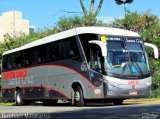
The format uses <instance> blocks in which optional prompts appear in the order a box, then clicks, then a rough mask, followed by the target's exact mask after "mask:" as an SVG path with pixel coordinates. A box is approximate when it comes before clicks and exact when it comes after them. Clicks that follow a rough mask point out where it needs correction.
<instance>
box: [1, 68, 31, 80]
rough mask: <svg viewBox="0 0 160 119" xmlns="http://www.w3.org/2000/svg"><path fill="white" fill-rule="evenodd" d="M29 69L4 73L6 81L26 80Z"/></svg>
mask: <svg viewBox="0 0 160 119" xmlns="http://www.w3.org/2000/svg"><path fill="white" fill-rule="evenodd" d="M27 73H28V69H21V70H15V71H9V72H5V73H3V77H4V80H10V79H18V78H26V77H27Z"/></svg>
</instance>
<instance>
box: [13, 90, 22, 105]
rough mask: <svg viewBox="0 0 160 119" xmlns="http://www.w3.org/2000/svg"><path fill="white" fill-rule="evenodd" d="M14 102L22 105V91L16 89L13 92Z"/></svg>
mask: <svg viewBox="0 0 160 119" xmlns="http://www.w3.org/2000/svg"><path fill="white" fill-rule="evenodd" d="M15 102H16V105H17V106H22V105H24V101H23V98H22V92H21V91H20V90H17V91H16V92H15Z"/></svg>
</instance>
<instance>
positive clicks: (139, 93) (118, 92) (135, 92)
mask: <svg viewBox="0 0 160 119" xmlns="http://www.w3.org/2000/svg"><path fill="white" fill-rule="evenodd" d="M150 93H151V86H146V87H143V88H141V87H138V86H137V87H136V88H135V87H134V86H131V88H120V87H118V86H113V85H106V84H105V86H104V97H105V98H109V99H120V98H122V99H130V98H146V97H149V96H150Z"/></svg>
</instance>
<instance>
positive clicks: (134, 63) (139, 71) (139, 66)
mask: <svg viewBox="0 0 160 119" xmlns="http://www.w3.org/2000/svg"><path fill="white" fill-rule="evenodd" d="M130 56H131V58H132V59H133V60H134V61H135V62H133V61H132V63H133V64H135V65H136V67H137V68H138V70H139V72H140V73H141V75H142V77H143V76H144V74H143V72H142V70H141V68H140V66H139V65H138V63H137V62H136V60H135V58H134V57H133V55H132V54H131V53H130Z"/></svg>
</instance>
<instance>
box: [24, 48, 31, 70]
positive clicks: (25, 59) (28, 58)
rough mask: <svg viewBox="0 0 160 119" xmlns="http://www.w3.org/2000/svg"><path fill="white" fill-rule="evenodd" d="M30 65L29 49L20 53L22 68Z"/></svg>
mask: <svg viewBox="0 0 160 119" xmlns="http://www.w3.org/2000/svg"><path fill="white" fill-rule="evenodd" d="M31 65H32V52H31V49H27V50H25V51H22V66H23V67H25V66H31Z"/></svg>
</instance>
